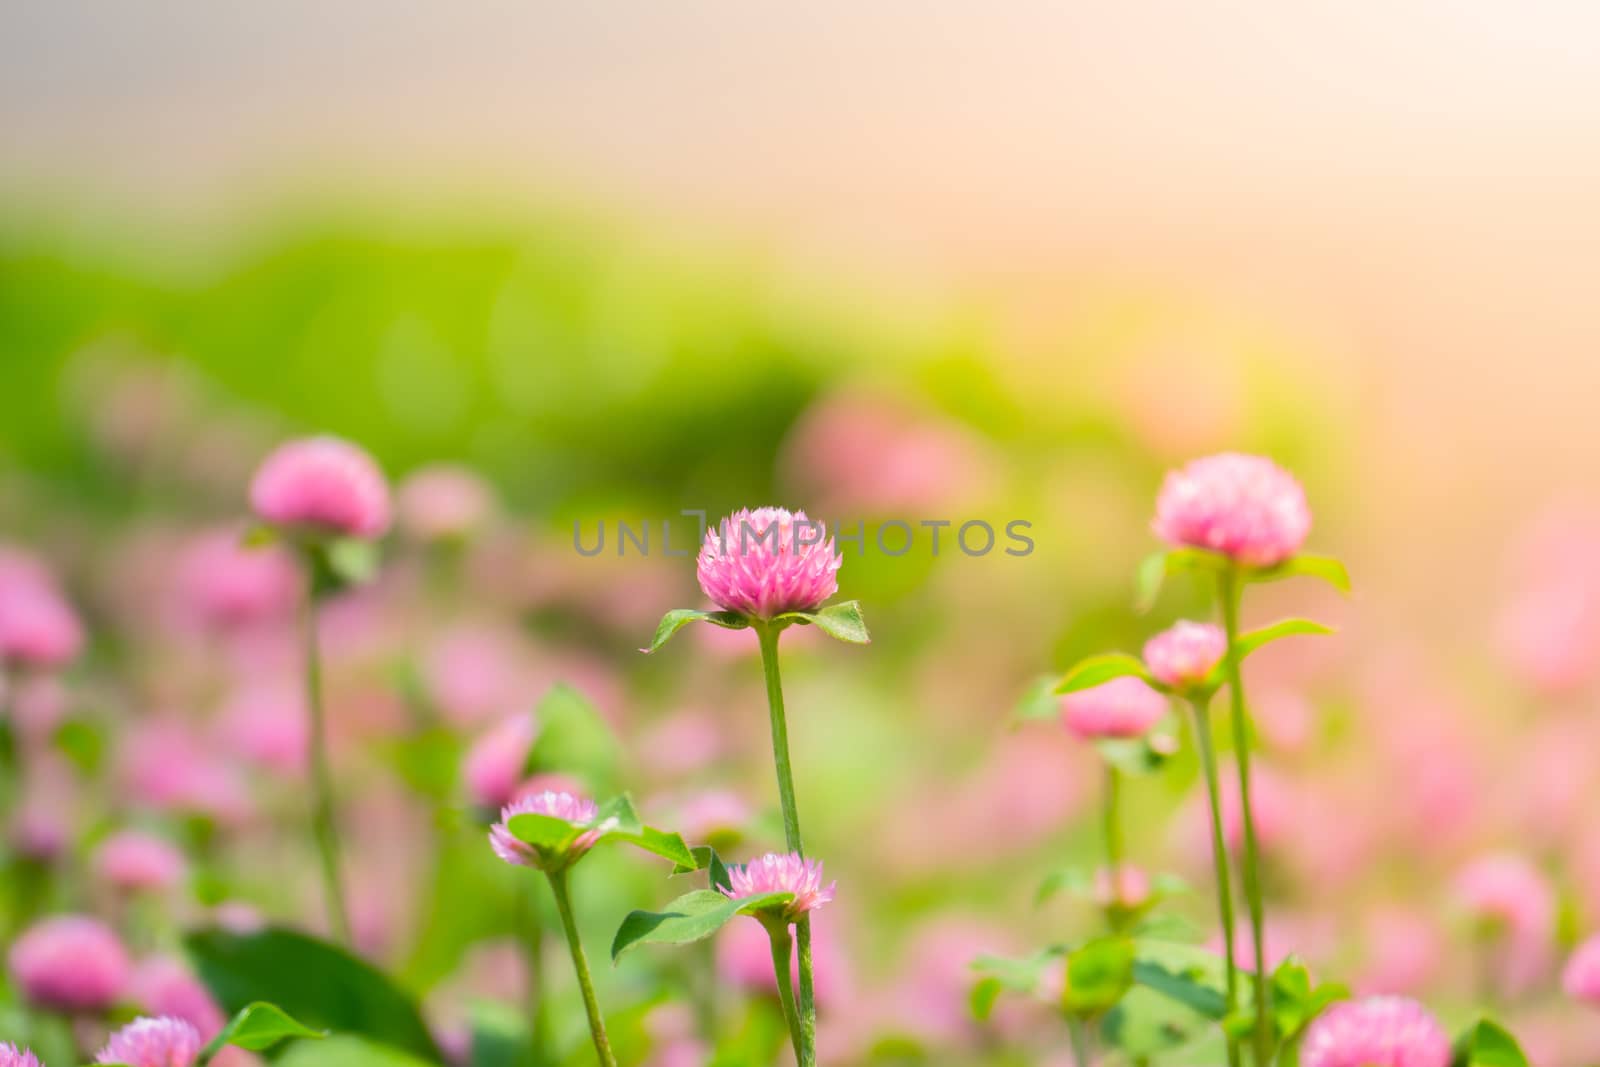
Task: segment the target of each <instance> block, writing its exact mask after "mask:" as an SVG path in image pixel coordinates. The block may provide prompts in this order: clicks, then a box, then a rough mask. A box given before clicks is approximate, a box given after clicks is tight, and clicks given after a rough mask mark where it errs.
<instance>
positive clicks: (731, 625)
mask: <svg viewBox="0 0 1600 1067" xmlns="http://www.w3.org/2000/svg"><path fill="white" fill-rule="evenodd" d="M691 622H709V623H711V624H712V625H713V626H721V627H722V628H723V629H725V630H743V629H745V628H746V627H747V626H749V625H750V620H749V619H747V618H745V617H744V616H743V615H740V614H738V613H737V612H732V611H700V610H699V609H697V608H673V609H672V610H671V611H669V612H667V613H666V614H665V615H663V616H661V622H660V623H658V624H657V625H656V633H655V636H654V637H652V638H651V639H650V645H649V647H648V648H641V649H640V650H639V651H640V652H654V651H655V650H656V649H658V648H660V647H661V646H662V645H664V644H666V643H667V642H668V641H669V640H671V638H672V635H673V634H675V633H677V632H678V631H679V630H681V629H683V628H684V627H685V626H687V625H689V624H690V623H691Z"/></svg>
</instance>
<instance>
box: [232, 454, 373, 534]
mask: <svg viewBox="0 0 1600 1067" xmlns="http://www.w3.org/2000/svg"><path fill="white" fill-rule="evenodd" d="M250 504H251V507H252V508H254V510H255V513H256V514H257V515H258V516H260V517H261V518H262V519H263V520H264V521H266V522H269V523H271V524H272V525H274V526H281V527H286V528H289V529H291V530H299V531H304V532H309V533H315V534H322V535H331V536H335V537H380V536H382V535H383V533H384V531H386V530H387V529H388V528H389V486H388V484H387V483H386V482H385V481H384V479H383V472H382V471H381V470H379V469H378V465H377V463H375V462H374V461H373V459H372V457H371V456H369V455H367V453H366V452H364V451H362V450H361V449H360V448H358V447H356V446H355V445H353V444H351V443H350V442H348V441H345V440H341V439H340V438H337V437H307V438H301V439H300V440H297V441H290V442H288V443H287V444H284V445H280V446H279V447H278V449H277V451H275V452H273V453H272V454H271V455H269V456H268V457H267V458H266V459H265V460H264V461H263V462H262V464H261V466H260V468H258V469H257V470H256V474H255V479H254V481H252V482H251V483H250Z"/></svg>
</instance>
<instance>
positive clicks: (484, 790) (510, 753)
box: [461, 712, 539, 808]
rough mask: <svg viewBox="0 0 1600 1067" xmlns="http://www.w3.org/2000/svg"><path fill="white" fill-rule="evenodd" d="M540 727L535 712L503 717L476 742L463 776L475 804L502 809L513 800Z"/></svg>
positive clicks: (465, 764) (465, 758)
mask: <svg viewBox="0 0 1600 1067" xmlns="http://www.w3.org/2000/svg"><path fill="white" fill-rule="evenodd" d="M538 732H539V730H538V726H537V724H536V723H535V722H534V718H533V715H532V713H530V712H520V713H515V714H512V715H510V716H508V717H507V718H505V719H502V720H501V721H500V722H499V723H497V724H495V725H494V726H492V727H490V728H489V729H488V730H487V731H486V732H485V733H484V734H483V735H482V736H481V737H479V738H478V739H477V740H476V741H474V742H473V744H472V747H471V748H469V749H468V750H467V754H466V756H465V757H464V759H463V760H462V763H461V777H462V780H463V781H464V782H465V783H466V787H467V795H468V796H470V797H471V798H472V802H473V803H474V804H477V805H479V806H480V807H485V808H499V807H503V806H504V805H506V804H508V803H510V801H511V799H512V797H514V796H515V795H516V793H517V787H518V786H519V785H520V784H521V782H522V779H523V772H524V768H525V767H526V766H527V763H528V754H529V753H530V752H532V751H533V742H534V738H535V737H537V736H538Z"/></svg>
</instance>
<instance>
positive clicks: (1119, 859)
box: [1104, 763, 1125, 930]
mask: <svg viewBox="0 0 1600 1067" xmlns="http://www.w3.org/2000/svg"><path fill="white" fill-rule="evenodd" d="M1104 815H1105V836H1106V885H1107V886H1108V887H1109V889H1110V890H1111V898H1110V899H1109V900H1108V901H1106V915H1107V916H1108V917H1109V919H1110V922H1111V928H1112V930H1117V929H1118V928H1120V927H1121V925H1122V921H1121V919H1120V918H1119V916H1121V915H1122V914H1123V899H1122V864H1123V856H1124V855H1125V851H1124V848H1123V842H1122V771H1120V770H1118V769H1117V767H1116V766H1115V765H1113V764H1110V763H1107V764H1106V797H1105V812H1104Z"/></svg>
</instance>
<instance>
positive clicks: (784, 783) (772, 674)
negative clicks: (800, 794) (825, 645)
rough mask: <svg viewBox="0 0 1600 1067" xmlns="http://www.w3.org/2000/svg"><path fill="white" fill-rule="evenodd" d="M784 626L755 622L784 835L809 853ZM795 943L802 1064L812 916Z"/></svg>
mask: <svg viewBox="0 0 1600 1067" xmlns="http://www.w3.org/2000/svg"><path fill="white" fill-rule="evenodd" d="M781 630H782V626H778V625H774V624H772V623H770V622H758V623H756V625H755V631H756V637H757V638H758V639H759V640H760V642H761V668H762V671H763V672H764V673H765V675H766V679H767V711H768V713H769V714H770V716H771V719H772V763H773V766H774V768H775V769H776V770H777V773H778V800H779V803H781V804H782V806H783V836H784V840H785V842H786V843H787V845H788V848H789V851H790V852H793V853H794V854H795V855H797V856H804V855H805V846H804V845H803V844H802V843H801V841H800V814H799V811H798V809H797V808H796V807H795V802H794V773H793V771H792V770H791V769H790V766H789V727H788V723H787V720H786V719H785V717H784V712H783V682H782V679H781V678H780V677H779V675H778V634H779V632H780V631H781ZM795 943H796V945H797V947H798V948H799V950H800V1049H799V1051H798V1054H797V1058H798V1060H799V1063H800V1067H815V1064H816V1062H817V1003H816V993H815V990H814V987H813V982H812V977H811V916H810V915H802V916H800V918H799V920H798V921H797V922H796V923H795Z"/></svg>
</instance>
